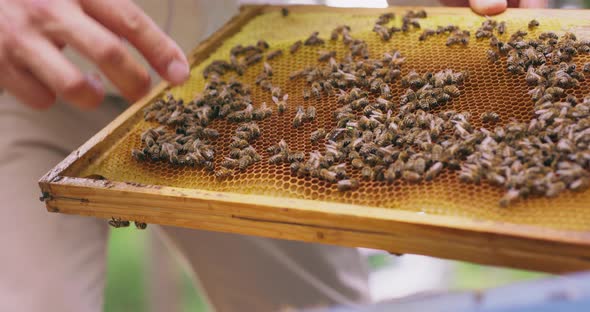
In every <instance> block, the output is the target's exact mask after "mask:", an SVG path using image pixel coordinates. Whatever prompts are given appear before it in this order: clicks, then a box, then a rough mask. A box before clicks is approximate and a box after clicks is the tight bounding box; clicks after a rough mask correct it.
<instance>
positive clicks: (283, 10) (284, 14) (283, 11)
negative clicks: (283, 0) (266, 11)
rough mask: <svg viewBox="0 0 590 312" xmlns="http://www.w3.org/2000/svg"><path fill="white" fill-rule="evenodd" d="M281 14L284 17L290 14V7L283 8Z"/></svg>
mask: <svg viewBox="0 0 590 312" xmlns="http://www.w3.org/2000/svg"><path fill="white" fill-rule="evenodd" d="M281 15H282V16H283V17H287V16H289V9H287V8H281Z"/></svg>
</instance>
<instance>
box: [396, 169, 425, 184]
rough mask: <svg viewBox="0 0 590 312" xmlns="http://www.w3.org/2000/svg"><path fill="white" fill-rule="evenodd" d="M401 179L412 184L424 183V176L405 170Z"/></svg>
mask: <svg viewBox="0 0 590 312" xmlns="http://www.w3.org/2000/svg"><path fill="white" fill-rule="evenodd" d="M401 177H402V179H404V180H406V181H408V182H410V183H418V182H420V181H422V176H421V175H420V174H418V173H416V172H414V171H410V170H404V171H403V172H402V175H401Z"/></svg>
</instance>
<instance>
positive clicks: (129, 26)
mask: <svg viewBox="0 0 590 312" xmlns="http://www.w3.org/2000/svg"><path fill="white" fill-rule="evenodd" d="M144 25H145V16H144V15H143V13H142V12H141V11H140V10H139V9H135V8H134V9H131V10H129V12H128V13H127V14H126V15H125V18H124V20H123V28H124V31H125V32H126V33H127V35H129V36H137V35H139V34H141V33H143V31H145V27H144Z"/></svg>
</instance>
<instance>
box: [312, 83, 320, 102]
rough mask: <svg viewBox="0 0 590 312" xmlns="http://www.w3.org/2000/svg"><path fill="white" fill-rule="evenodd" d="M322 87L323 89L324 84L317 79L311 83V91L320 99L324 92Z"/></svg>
mask: <svg viewBox="0 0 590 312" xmlns="http://www.w3.org/2000/svg"><path fill="white" fill-rule="evenodd" d="M322 89H323V88H322V86H321V85H320V83H319V82H317V81H314V82H313V83H312V84H311V93H312V94H313V95H314V96H315V97H316V98H318V99H319V98H321V97H322V93H321V91H322Z"/></svg>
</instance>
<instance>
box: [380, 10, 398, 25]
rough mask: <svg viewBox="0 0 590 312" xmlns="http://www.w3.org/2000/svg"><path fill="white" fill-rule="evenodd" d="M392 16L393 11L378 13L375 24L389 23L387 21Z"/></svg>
mask: <svg viewBox="0 0 590 312" xmlns="http://www.w3.org/2000/svg"><path fill="white" fill-rule="evenodd" d="M394 18H395V14H394V13H391V12H388V13H383V14H381V15H379V18H378V19H377V21H376V22H375V24H378V25H385V24H387V23H389V21H391V20H392V19H394Z"/></svg>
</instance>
